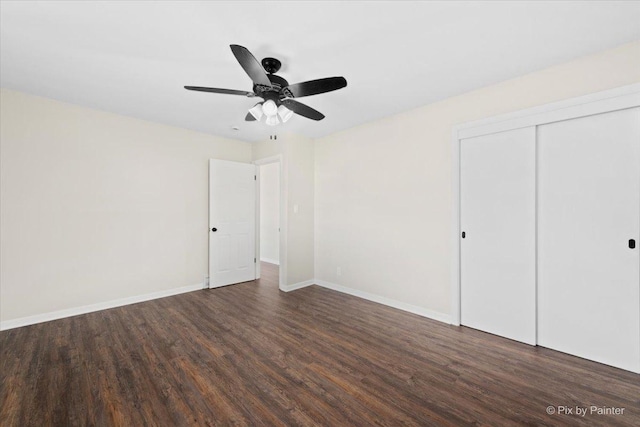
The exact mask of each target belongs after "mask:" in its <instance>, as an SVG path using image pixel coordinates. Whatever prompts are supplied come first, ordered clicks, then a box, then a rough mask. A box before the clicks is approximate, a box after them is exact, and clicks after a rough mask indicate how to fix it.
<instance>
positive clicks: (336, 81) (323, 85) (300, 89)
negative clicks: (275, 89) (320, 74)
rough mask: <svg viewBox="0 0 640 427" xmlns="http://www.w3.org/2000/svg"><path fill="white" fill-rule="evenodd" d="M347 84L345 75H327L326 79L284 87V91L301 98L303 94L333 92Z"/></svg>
mask: <svg viewBox="0 0 640 427" xmlns="http://www.w3.org/2000/svg"><path fill="white" fill-rule="evenodd" d="M345 86H347V80H346V79H345V78H344V77H327V78H324V79H318V80H309V81H308V82H302V83H295V84H292V85H289V86H287V87H286V88H283V89H282V91H283V92H285V94H286V91H287V90H288V91H289V92H290V95H291V96H293V97H294V98H300V97H302V96H311V95H317V94H319V93H325V92H331V91H332V90H338V89H342V88H343V87H345ZM286 95H289V94H286Z"/></svg>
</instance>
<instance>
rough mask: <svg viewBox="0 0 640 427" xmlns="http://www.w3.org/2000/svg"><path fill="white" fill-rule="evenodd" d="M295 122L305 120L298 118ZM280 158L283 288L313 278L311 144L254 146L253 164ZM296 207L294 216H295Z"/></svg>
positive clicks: (292, 141) (291, 140)
mask: <svg viewBox="0 0 640 427" xmlns="http://www.w3.org/2000/svg"><path fill="white" fill-rule="evenodd" d="M296 120H305V119H303V118H301V117H298V118H297V119H296ZM278 154H280V155H282V158H283V165H282V167H283V170H284V176H285V182H284V186H285V188H286V189H287V190H286V199H285V203H286V223H287V226H286V230H282V232H281V234H283V238H285V239H286V242H287V253H286V259H285V258H284V257H283V255H282V253H281V254H280V265H281V267H282V266H283V265H282V264H283V263H286V265H285V266H284V270H285V271H286V276H287V277H286V279H285V284H286V285H295V284H298V283H300V282H304V281H307V280H311V279H313V277H314V234H313V232H314V174H313V168H314V160H313V156H314V143H313V140H311V139H309V138H305V137H303V136H299V135H292V134H282V135H278V139H277V140H275V141H273V140H268V141H263V142H260V143H256V144H254V145H253V154H252V155H253V160H260V159H264V158H267V157H271V156H275V155H278ZM296 206H297V212H296Z"/></svg>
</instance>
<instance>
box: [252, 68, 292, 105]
mask: <svg viewBox="0 0 640 427" xmlns="http://www.w3.org/2000/svg"><path fill="white" fill-rule="evenodd" d="M267 77H268V78H269V81H271V87H268V86H263V85H253V91H254V92H255V94H256V95H257V96H259V97H261V98H264V99H265V100H267V99H272V100H273V101H275V102H276V104H280V103H279V101H280V99H282V98H284V97H285V94H281V93H280V90H281V89H282V88H285V87H287V86H289V82H288V81H286V80H285V79H283V78H282V77H280V76H276V75H275V74H267Z"/></svg>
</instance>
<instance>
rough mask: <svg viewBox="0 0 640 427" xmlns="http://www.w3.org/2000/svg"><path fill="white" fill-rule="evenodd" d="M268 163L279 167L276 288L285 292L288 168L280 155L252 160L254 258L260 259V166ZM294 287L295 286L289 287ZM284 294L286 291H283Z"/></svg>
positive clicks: (258, 269)
mask: <svg viewBox="0 0 640 427" xmlns="http://www.w3.org/2000/svg"><path fill="white" fill-rule="evenodd" d="M269 163H279V165H280V254H279V255H280V262H279V263H278V265H279V266H280V268H279V270H278V275H279V278H278V286H279V287H280V289H281V290H283V291H284V290H285V287H286V286H287V259H288V256H287V236H288V228H287V204H288V201H289V200H288V181H287V178H286V177H287V170H288V166H287V163H286V162H285V160H284V156H283V155H282V154H276V155H275V156H269V157H265V158H262V159H258V160H254V161H253V164H254V165H256V166H258V167H257V168H256V176H257V178H256V180H257V181H258V187H257V191H256V204H257V208H256V226H257V229H256V230H257V231H256V258H258V259H260V166H262V165H266V164H269ZM256 268H257V274H258V276H257V277H260V264H259V263H258V265H257V266H256ZM291 286H295V285H291ZM285 292H286V291H285Z"/></svg>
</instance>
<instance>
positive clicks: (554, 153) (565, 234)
mask: <svg viewBox="0 0 640 427" xmlns="http://www.w3.org/2000/svg"><path fill="white" fill-rule="evenodd" d="M538 144H539V145H538V149H539V164H540V169H539V211H538V215H539V225H538V229H539V238H538V239H539V240H538V245H539V246H538V260H539V264H538V316H539V320H538V322H539V323H538V343H539V344H540V345H542V346H545V347H549V348H552V349H555V350H559V351H563V352H566V353H570V354H574V355H577V356H581V357H584V358H587V359H591V360H595V361H598V362H601V363H605V364H609V365H613V366H617V367H620V368H623V369H628V370H631V371H635V372H640V306H639V304H640V293H639V292H640V289H639V288H640V276H639V266H640V258H639V250H638V248H637V242H638V237H639V227H640V224H639V222H640V109H638V108H634V109H628V110H621V111H615V112H610V113H605V114H598V115H594V116H588V117H583V118H578V119H573V120H566V121H562V122H557V123H552V124H548V125H543V126H540V127H539V129H538ZM630 239H633V240H635V242H636V247H635V248H634V249H632V248H630V246H633V245H632V244H630V242H629V240H630Z"/></svg>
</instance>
